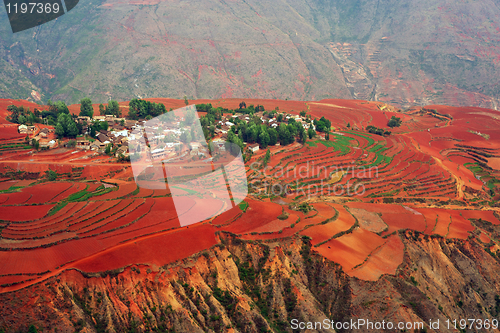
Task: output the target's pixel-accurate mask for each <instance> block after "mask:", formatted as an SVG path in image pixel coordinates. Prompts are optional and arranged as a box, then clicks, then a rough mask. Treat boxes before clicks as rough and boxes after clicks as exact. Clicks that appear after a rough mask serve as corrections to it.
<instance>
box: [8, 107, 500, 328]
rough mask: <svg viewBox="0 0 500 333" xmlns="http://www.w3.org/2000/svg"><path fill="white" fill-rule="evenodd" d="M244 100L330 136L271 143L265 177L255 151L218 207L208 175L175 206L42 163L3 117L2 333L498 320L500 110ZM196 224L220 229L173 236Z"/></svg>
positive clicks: (161, 193) (52, 161)
mask: <svg viewBox="0 0 500 333" xmlns="http://www.w3.org/2000/svg"><path fill="white" fill-rule="evenodd" d="M154 101H156V102H162V103H165V106H166V107H168V108H170V107H180V106H182V105H183V104H184V101H183V100H173V99H154ZM207 102H210V103H211V105H212V106H213V107H222V108H228V109H236V108H238V105H239V103H240V102H241V99H219V100H211V101H208V100H200V101H196V103H207ZM11 103H15V104H16V103H17V104H18V105H23V106H25V107H27V106H30V107H31V106H33V104H30V103H29V102H25V101H23V102H18V101H11V100H1V101H0V115H1V117H2V118H3V117H4V116H5V115H6V114H7V111H6V107H7V105H10V104H11ZM246 103H248V105H250V104H254V105H262V106H263V107H264V108H265V109H266V110H275V112H279V113H283V114H288V113H289V114H291V115H298V114H299V113H300V112H301V111H306V114H308V115H310V116H311V117H312V118H313V119H314V118H316V119H319V118H321V117H325V118H327V119H329V120H330V121H331V125H332V129H331V131H330V132H329V133H328V134H329V138H328V139H326V133H321V132H318V133H316V134H315V136H314V137H312V138H309V139H307V140H306V142H305V143H300V142H298V141H295V142H292V143H290V144H287V145H276V146H271V147H270V148H269V151H270V160H269V162H268V164H267V166H266V168H265V169H264V168H263V166H262V165H261V163H262V161H263V159H264V156H265V155H266V149H260V150H259V151H257V152H255V153H254V154H253V155H252V156H251V157H250V158H249V159H248V160H247V162H246V164H245V170H246V175H247V181H248V184H249V186H248V190H249V194H248V196H247V197H246V198H245V199H244V203H242V204H241V205H238V206H234V207H232V208H228V209H226V208H227V207H226V206H225V205H224V201H223V197H224V196H223V194H222V193H221V192H222V191H220V188H218V183H217V180H216V178H215V177H212V178H211V176H209V177H208V178H202V177H195V179H194V180H193V179H191V177H188V178H187V179H186V181H187V182H191V181H196V182H197V186H198V188H197V189H196V190H190V191H188V190H185V188H186V187H183V184H180V185H179V184H176V185H175V188H176V189H177V190H181V191H182V190H183V189H184V191H185V193H184V194H180V197H182V198H181V199H182V200H183V202H184V203H185V205H184V206H183V207H182V209H181V210H179V209H180V208H179V207H178V206H176V204H175V199H176V198H175V197H174V194H173V192H171V188H172V187H174V186H172V185H171V184H170V185H168V186H166V188H164V189H150V188H143V187H139V186H138V185H137V183H136V182H135V181H134V174H133V171H132V167H131V165H130V163H129V162H123V161H119V160H117V158H115V156H108V155H105V154H102V153H97V152H95V151H86V150H80V149H74V148H64V147H62V146H60V147H59V148H56V149H49V150H43V151H35V149H33V147H31V146H28V145H27V144H26V143H25V141H24V135H20V134H19V133H17V131H16V125H14V124H12V126H9V124H6V121H5V119H1V123H2V125H0V126H6V127H8V128H9V130H8V131H7V130H4V131H2V132H1V133H2V135H0V211H1V219H0V331H1V330H2V329H5V330H6V332H17V331H22V332H24V331H27V329H28V326H29V325H35V326H37V327H38V328H40V329H43V330H44V331H45V332H56V330H57V332H60V331H70V332H72V331H81V332H104V331H109V332H124V331H130V332H149V331H151V330H159V331H169V330H170V331H175V332H204V331H210V330H212V331H215V332H263V331H266V330H267V331H271V332H291V331H292V329H291V328H290V323H291V320H292V319H294V318H295V319H301V320H305V321H322V320H323V319H325V318H327V319H330V320H334V321H350V320H351V319H353V320H357V319H359V318H367V319H370V320H372V321H382V320H385V321H386V322H387V321H391V322H394V323H398V322H405V321H411V322H420V321H422V322H426V323H428V322H429V320H431V319H432V320H434V321H435V320H437V319H440V320H441V323H442V325H444V324H443V323H444V322H445V320H447V319H450V320H454V319H459V318H478V319H482V320H489V321H490V322H491V321H492V320H493V319H495V320H498V319H499V316H500V279H499V277H498V274H497V272H498V270H499V269H500V252H498V251H499V249H500V236H499V235H500V230H499V228H500V208H499V204H498V199H499V198H500V185H499V184H500V180H499V179H500V163H499V161H500V153H499V149H500V145H499V142H500V134H499V132H498V130H497V129H498V127H499V126H500V119H499V118H498V115H497V112H496V111H494V110H489V109H483V108H459V107H450V106H441V105H439V106H438V105H430V106H426V107H413V108H411V109H409V110H406V111H405V112H398V109H397V108H394V107H392V106H390V105H388V104H383V103H378V102H366V101H357V100H339V99H325V100H321V101H316V102H315V101H312V102H311V101H277V100H271V99H270V100H258V99H248V100H246ZM127 104H128V103H125V102H123V103H121V106H122V107H123V108H126V107H127V106H128V105H127ZM69 108H70V109H71V110H72V112H74V111H75V110H76V108H77V107H76V106H70V107H69ZM227 116H229V117H232V116H233V115H232V114H231V113H227ZM393 116H394V117H398V118H400V121H401V124H400V126H399V127H394V128H391V129H390V131H391V133H390V134H385V133H384V135H378V134H375V133H370V131H369V129H370V128H372V127H375V128H382V129H384V130H385V129H388V128H387V124H388V121H389V119H391V118H392V117H393ZM243 118H244V116H243ZM257 118H258V117H257ZM273 119H274V118H273ZM276 119H278V116H276ZM297 119H298V118H297ZM280 140H281V139H280ZM179 154H180V152H179ZM205 162H206V160H203V159H202V158H198V159H196V158H193V159H192V160H190V161H189V163H188V166H189V168H190V169H196V167H198V166H199V165H203V164H205ZM179 165H182V164H179ZM51 172H52V173H53V175H54V178H52V179H51V178H50V174H51ZM160 177H162V178H160V179H164V175H163V174H162V175H161V176H160ZM150 180H151V179H150ZM266 184H267V185H266ZM319 185H320V186H319ZM224 186H225V185H224ZM280 187H281V189H283V187H284V188H286V191H282V192H278V193H275V192H269V188H271V189H272V191H274V190H275V189H276V188H278V189H279V188H280ZM176 193H179V192H176ZM207 193H212V194H213V195H207ZM175 195H177V194H175ZM226 195H227V194H226ZM198 212H209V213H211V214H212V215H213V216H214V217H211V218H209V219H206V220H203V221H201V223H198V224H195V225H189V226H183V225H182V224H181V223H180V217H179V216H181V215H188V214H197V213H198ZM427 329H428V331H433V330H431V329H429V327H427ZM318 331H320V330H318ZM323 331H326V330H323ZM361 331H362V332H365V331H369V330H366V329H365V330H363V329H361ZM434 331H435V332H437V330H434ZM442 331H443V332H451V331H453V330H451V329H447V328H446V327H443V326H441V329H440V330H439V332H442Z"/></svg>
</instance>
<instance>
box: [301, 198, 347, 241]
mask: <svg viewBox="0 0 500 333" xmlns="http://www.w3.org/2000/svg"><path fill="white" fill-rule="evenodd" d="M333 207H335V209H337V210H338V211H339V216H338V217H337V219H336V220H335V221H331V222H328V223H326V224H321V225H315V226H312V227H310V228H307V229H305V230H303V231H301V232H300V234H301V235H305V236H309V237H311V238H312V240H311V244H312V245H316V244H319V243H322V242H324V241H326V240H328V239H330V238H331V237H333V236H334V235H336V234H338V233H340V232H342V231H347V230H349V228H351V227H352V226H353V225H354V223H355V222H356V220H355V219H354V217H353V216H352V215H351V214H349V212H347V211H346V210H345V208H344V207H342V206H341V205H333Z"/></svg>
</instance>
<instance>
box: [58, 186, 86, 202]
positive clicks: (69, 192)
mask: <svg viewBox="0 0 500 333" xmlns="http://www.w3.org/2000/svg"><path fill="white" fill-rule="evenodd" d="M83 189H85V184H84V183H73V185H72V186H71V188H69V189H68V190H66V191H64V192H62V193H60V194H59V195H57V196H55V197H54V198H53V199H52V201H53V202H59V201H61V200H63V199H66V198H67V197H69V196H70V195H72V194H73V193H76V192H80V191H82V190H83Z"/></svg>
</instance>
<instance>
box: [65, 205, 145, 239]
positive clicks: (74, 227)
mask: <svg viewBox="0 0 500 333" xmlns="http://www.w3.org/2000/svg"><path fill="white" fill-rule="evenodd" d="M136 200H137V199H136ZM134 201H135V200H133V199H123V200H120V201H119V203H118V204H117V205H116V202H114V201H110V202H106V203H104V205H106V204H108V205H109V206H104V205H103V206H104V207H110V206H112V207H111V208H108V209H106V208H103V209H99V211H100V213H99V214H97V215H95V216H93V217H91V218H89V219H86V220H84V221H77V222H71V226H69V227H68V230H71V231H77V232H78V233H84V232H85V231H87V230H89V229H93V228H94V224H95V223H102V222H101V221H100V220H102V219H109V218H111V219H113V218H114V216H115V214H120V213H121V212H122V211H123V210H125V211H128V209H127V207H129V206H130V205H131V204H133V203H134Z"/></svg>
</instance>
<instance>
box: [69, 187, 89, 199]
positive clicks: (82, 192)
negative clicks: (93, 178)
mask: <svg viewBox="0 0 500 333" xmlns="http://www.w3.org/2000/svg"><path fill="white" fill-rule="evenodd" d="M88 188H89V186H88V185H87V186H86V187H85V189H83V190H81V191H80V192H76V193H73V194H71V195H70V196H69V197H68V198H67V199H66V200H68V202H73V201H78V199H80V198H81V197H83V196H84V195H85V194H87V189H88Z"/></svg>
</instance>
